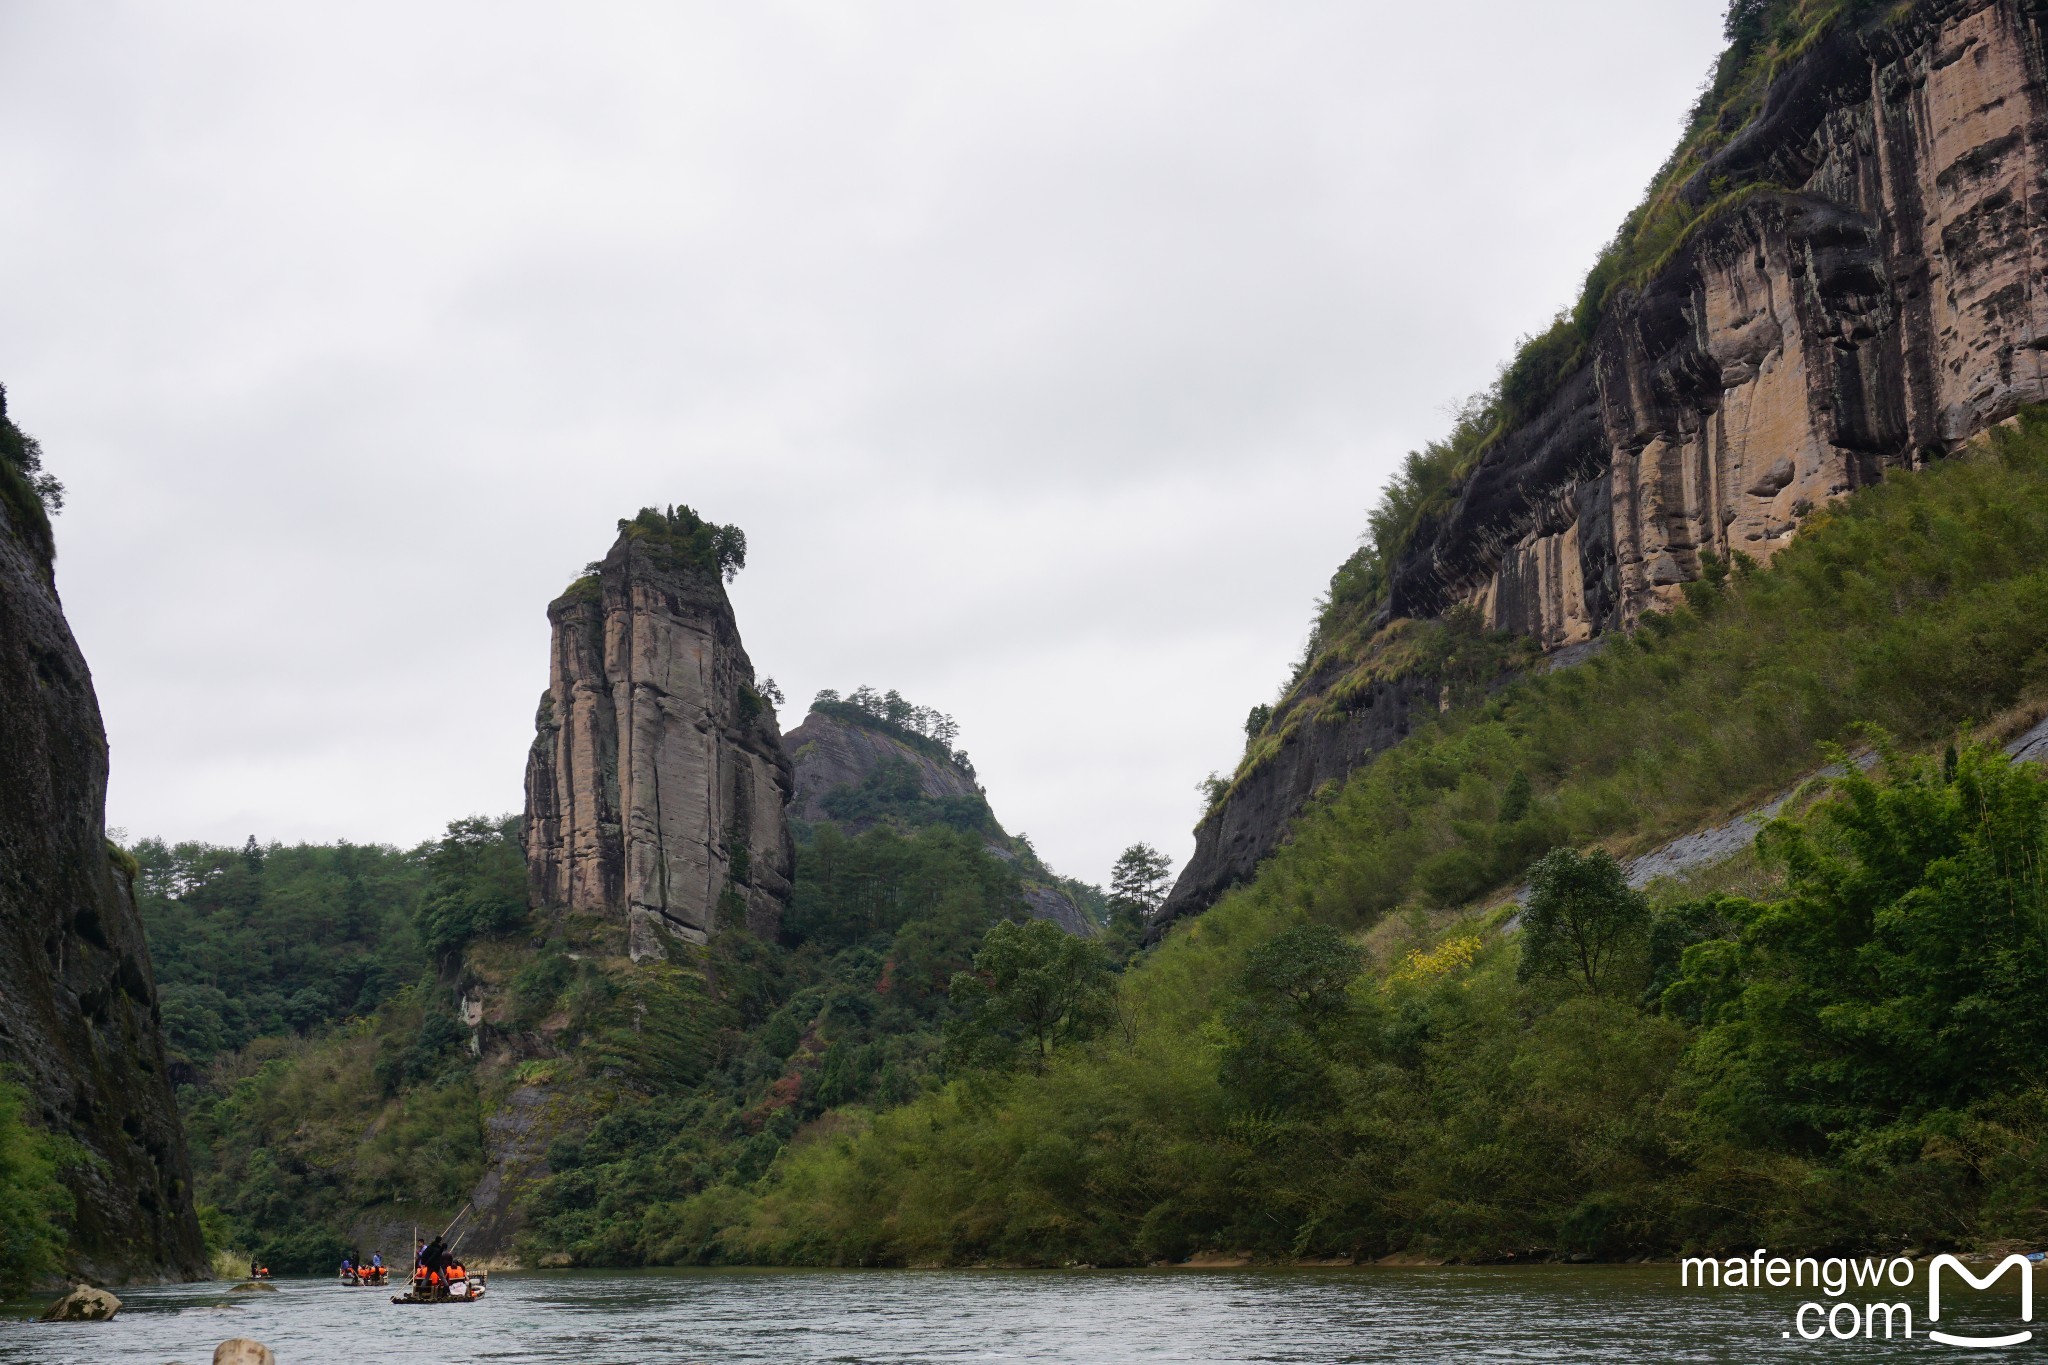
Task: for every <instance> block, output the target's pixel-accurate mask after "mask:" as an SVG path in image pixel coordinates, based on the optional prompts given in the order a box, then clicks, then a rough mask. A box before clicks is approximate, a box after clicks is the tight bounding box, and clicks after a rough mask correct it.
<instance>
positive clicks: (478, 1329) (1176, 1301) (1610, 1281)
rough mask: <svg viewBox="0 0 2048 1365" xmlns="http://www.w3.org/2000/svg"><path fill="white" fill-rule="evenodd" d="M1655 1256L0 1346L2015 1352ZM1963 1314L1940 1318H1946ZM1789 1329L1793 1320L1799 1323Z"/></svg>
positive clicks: (893, 1279) (859, 1283) (1370, 1353)
mask: <svg viewBox="0 0 2048 1365" xmlns="http://www.w3.org/2000/svg"><path fill="white" fill-rule="evenodd" d="M1677 1278H1678V1271H1677V1268H1676V1267H1675V1266H1655V1267H1651V1266H1645V1267H1639V1268H1638V1267H1562V1266H1559V1267H1540V1266H1529V1267H1517V1268H1504V1269H1487V1268H1450V1269H1409V1268H1401V1269H1394V1268H1380V1267H1367V1268H1360V1269H1322V1270H1207V1271H1190V1270H1180V1271H1149V1272H1148V1271H1067V1272H1056V1271H1040V1272H1011V1271H708V1270H698V1271H688V1270H684V1271H645V1272H618V1271H588V1272H579V1271H558V1272H548V1273H539V1274H528V1275H500V1276H495V1277H493V1279H492V1282H491V1294H490V1297H489V1298H487V1299H485V1300H484V1301H483V1302H481V1303H477V1304H470V1305H461V1306H455V1307H404V1306H397V1305H394V1304H392V1303H391V1302H390V1292H389V1291H381V1292H380V1291H376V1290H368V1289H345V1288H343V1287H341V1286H340V1285H337V1284H334V1283H332V1282H329V1281H325V1280H321V1281H312V1280H283V1281H280V1282H279V1292H277V1293H275V1294H230V1293H228V1292H226V1290H227V1286H226V1285H224V1284H219V1285H200V1286H189V1285H188V1286H181V1287H176V1288H158V1289H135V1290H132V1291H127V1292H125V1293H123V1295H122V1302H123V1308H122V1311H121V1315H120V1317H119V1318H117V1319H116V1320H115V1321H114V1322H112V1323H80V1324H63V1325H59V1324H42V1323H30V1322H23V1321H22V1320H21V1317H22V1314H23V1313H24V1312H25V1311H26V1310H27V1308H28V1306H27V1305H11V1306H10V1308H9V1310H8V1315H7V1319H6V1320H4V1321H0V1362H5V1363H6V1365H15V1362H24V1363H25V1362H36V1365H88V1363H89V1365H101V1363H102V1362H104V1363H105V1365H144V1363H145V1362H146V1363H147V1365H165V1363H166V1362H169V1361H181V1362H185V1365H206V1363H207V1362H209V1361H211V1360H212V1358H213V1348H214V1346H215V1345H217V1344H218V1343H219V1342H221V1341H223V1340H225V1339H226V1338H228V1337H232V1336H250V1337H255V1338H257V1339H258V1340H261V1341H263V1342H266V1343H268V1344H269V1345H270V1346H271V1347H272V1348H273V1349H274V1350H276V1352H277V1353H278V1357H279V1359H280V1361H281V1362H283V1365H308V1363H309V1362H325V1361H337V1362H351V1365H354V1363H356V1362H394V1363H405V1365H411V1363H412V1362H420V1363H424V1362H433V1363H434V1365H456V1363H458V1362H469V1361H493V1362H528V1361H577V1362H588V1363H590V1365H604V1363H605V1362H617V1365H647V1363H649V1362H664V1365H665V1363H666V1362H693V1361H703V1362H727V1361H734V1362H743V1361H744V1362H775V1363H776V1365H783V1363H784V1362H798V1361H804V1362H809V1361H818V1362H842V1361H843V1362H871V1361H875V1362H893V1361H934V1362H954V1361H962V1362H968V1361H1056V1362H1076V1363H1077V1365H1078V1363H1079V1362H1088V1363H1089V1365H1093V1363H1094V1362H1101V1363H1102V1365H1124V1363H1125V1362H1131V1361H1175V1362H1212V1361H1213V1362H1226V1361H1228V1362H1236V1361H1287V1362H1297V1361H1299V1362H1324V1361H1330V1362H1335V1361H1459V1362H1464V1361H1543V1362H1546V1363H1547V1365H1561V1363H1562V1362H1571V1361H1672V1362H1679V1361H1749V1360H1759V1359H1761V1360H1780V1359H1783V1360H1878V1359H1891V1358H1894V1357H1897V1356H1902V1355H1911V1356H1921V1357H1929V1358H1932V1357H1944V1358H1947V1359H1951V1360H1954V1359H1974V1358H1983V1359H2001V1358H2003V1359H2011V1358H2013V1357H2014V1356H2020V1357H2025V1358H2034V1357H2038V1356H2039V1355H2041V1354H2043V1350H2044V1347H2048V1342H2044V1341H2041V1340H2037V1341H2035V1342H2034V1343H2032V1344H2030V1345H2028V1346H2025V1347H2021V1348H2017V1349H2016V1350H2013V1351H1998V1352H1976V1351H1963V1350H1958V1349H1956V1348H1953V1347H1944V1346H1940V1345H1936V1344H1934V1343H1931V1342H1928V1341H1927V1340H1926V1339H1925V1333H1926V1329H1927V1324H1926V1323H1925V1322H1924V1321H1923V1320H1922V1315H1921V1314H1922V1310H1924V1308H1925V1307H1926V1295H1925V1290H1924V1287H1921V1286H1916V1287H1915V1288H1914V1289H1911V1290H1902V1291H1899V1292H1898V1293H1897V1294H1896V1296H1895V1297H1897V1298H1899V1299H1901V1300H1904V1301H1906V1302H1909V1303H1911V1304H1912V1305H1913V1308H1914V1319H1913V1333H1914V1339H1913V1341H1912V1342H1910V1343H1907V1342H1904V1341H1894V1342H1891V1343H1886V1342H1884V1341H1882V1340H1879V1341H1875V1342H1871V1343H1867V1344H1866V1343H1864V1342H1861V1341H1857V1342H1854V1343H1842V1342H1834V1341H1821V1342H1804V1341H1800V1340H1798V1339H1797V1338H1796V1337H1795V1338H1792V1339H1786V1338H1784V1337H1783V1336H1782V1335H1781V1333H1783V1332H1785V1331H1787V1330H1789V1329H1790V1328H1791V1326H1792V1314H1793V1312H1794V1311H1795V1310H1796V1309H1797V1308H1798V1306H1799V1304H1800V1302H1801V1301H1802V1300H1803V1299H1806V1298H1809V1297H1814V1296H1812V1295H1810V1294H1802V1295H1791V1294H1782V1293H1775V1292H1770V1291H1747V1292H1744V1291H1738V1290H1721V1291H1714V1290H1708V1291H1700V1290H1697V1289H1686V1290H1681V1289H1680V1288H1679V1287H1678V1284H1677ZM1996 1298H1997V1296H1995V1295H1985V1296H1982V1297H1981V1301H1980V1302H1978V1303H1974V1304H1970V1305H1953V1304H1951V1305H1945V1311H1944V1313H1943V1321H1942V1323H1941V1324H1940V1325H1941V1326H1944V1327H1948V1328H1950V1329H1951V1330H1967V1329H1968V1328H1969V1326H1970V1325H1971V1324H1972V1323H1973V1322H1975V1323H1976V1324H1977V1325H1979V1327H1980V1328H1981V1329H1984V1330H1997V1331H2011V1330H2014V1329H2015V1328H2016V1327H2017V1326H2019V1324H2018V1323H2016V1322H2014V1321H2012V1318H2013V1317H2014V1311H2013V1310H2014V1309H2016V1307H2017V1303H2016V1301H2014V1300H2016V1296H2013V1297H2012V1298H2011V1299H2008V1300H2007V1301H2005V1302H2003V1303H2000V1302H1997V1301H1995V1300H1996ZM1959 1311H1960V1313H1961V1314H1962V1316H1958V1313H1959ZM1809 1325H1811V1320H1810V1319H1809Z"/></svg>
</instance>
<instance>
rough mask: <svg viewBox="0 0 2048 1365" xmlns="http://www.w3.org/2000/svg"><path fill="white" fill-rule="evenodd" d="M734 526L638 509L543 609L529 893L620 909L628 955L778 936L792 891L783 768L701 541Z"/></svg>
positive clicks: (570, 905)
mask: <svg viewBox="0 0 2048 1365" xmlns="http://www.w3.org/2000/svg"><path fill="white" fill-rule="evenodd" d="M729 529H730V528H708V527H707V526H706V524H705V523H703V522H701V521H698V520H697V519H696V518H695V517H694V515H692V514H691V513H690V512H689V511H688V509H687V508H685V509H679V511H678V513H677V514H672V515H668V516H666V517H665V516H664V514H663V513H660V512H652V511H650V512H643V513H642V514H641V515H640V517H639V518H637V519H635V520H634V521H631V522H622V523H620V534H619V539H618V541H617V543H616V544H614V545H613V546H612V548H611V552H610V553H609V554H607V555H606V556H605V557H604V559H603V560H602V561H601V562H600V563H599V564H597V565H596V566H594V572H593V573H591V574H590V575H588V576H586V577H585V578H582V579H579V580H578V581H577V582H576V583H575V584H574V585H573V586H571V587H570V589H569V591H567V592H566V593H564V594H563V595H562V596H561V597H559V598H557V599H556V600H555V601H554V602H553V603H552V604H550V605H549V607H548V620H549V622H550V624H551V625H552V626H553V641H552V646H551V663H550V669H549V685H548V690H547V691H546V692H545V693H543V694H542V696H541V703H540V713H539V717H538V721H537V730H538V733H537V734H536V736H535V738H534V742H533V748H532V751H531V752H530V754H529V756H528V759H527V767H526V818H525V842H526V856H527V868H528V874H529V877H530V881H531V891H532V896H533V900H534V903H535V904H536V905H537V906H548V907H558V908H562V909H567V910H573V911H582V912H589V913H595V914H599V915H609V916H617V917H619V918H620V919H622V920H623V921H624V922H625V924H626V926H627V929H628V941H629V944H630V948H631V952H632V955H633V956H634V958H635V959H640V958H644V957H647V956H650V955H658V954H659V953H661V952H662V951H663V949H662V937H663V934H664V933H666V934H669V935H674V936H675V937H677V938H680V939H683V940H685V941H688V942H691V943H702V942H704V941H705V940H706V939H708V938H709V937H710V935H711V934H712V933H714V932H715V931H716V930H717V929H718V928H719V927H720V925H721V924H723V923H727V922H731V920H732V918H733V917H734V916H741V917H744V920H745V922H746V923H747V925H748V926H749V927H751V928H752V929H753V930H754V932H756V933H758V934H761V935H764V936H767V935H772V934H773V933H774V931H775V927H776V924H777V922H778V919H779V917H780V915H781V911H782V907H783V905H784V904H785V903H786V902H787V900H788V897H789V878H790V872H791V865H792V862H793V860H794V852H793V847H792V844H791V842H790V836H789V830H788V826H787V824H786V823H785V821H784V818H783V807H784V805H785V803H786V802H787V800H788V798H789V794H790V786H791V773H790V766H789V760H788V758H787V757H785V756H784V754H783V751H782V746H781V743H780V736H779V735H778V733H777V729H776V724H775V713H774V711H773V710H772V709H771V708H770V707H769V706H768V705H767V703H766V702H764V701H763V700H762V698H761V696H760V695H759V694H758V693H757V692H756V691H755V690H754V670H753V665H752V664H751V663H750V662H749V661H748V659H747V653H746V650H745V649H744V648H743V647H742V646H741V644H740V637H739V630H738V627H737V625H736V624H735V623H734V620H733V612H732V604H731V603H730V602H729V601H728V600H727V598H726V594H725V588H724V585H723V584H722V582H721V581H720V574H719V567H720V565H719V561H718V559H717V558H716V557H715V556H712V555H708V554H707V553H706V550H705V542H706V536H705V534H704V533H705V532H706V531H707V530H716V531H727V530H729Z"/></svg>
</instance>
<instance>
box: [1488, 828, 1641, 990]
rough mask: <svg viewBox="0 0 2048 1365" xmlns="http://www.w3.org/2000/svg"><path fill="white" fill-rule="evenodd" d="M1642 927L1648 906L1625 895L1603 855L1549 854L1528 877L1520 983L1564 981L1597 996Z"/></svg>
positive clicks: (1629, 892)
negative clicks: (1576, 983)
mask: <svg viewBox="0 0 2048 1365" xmlns="http://www.w3.org/2000/svg"><path fill="white" fill-rule="evenodd" d="M1649 924H1650V903H1649V902H1648V901H1647V900H1645V899H1644V898H1643V896H1642V894H1641V893H1640V892H1637V891H1633V890H1631V889H1630V888H1629V884H1628V881H1627V879H1626V878H1625V877H1623V876H1622V872H1621V867H1620V866H1619V865H1618V864H1617V863H1616V862H1615V861H1614V859H1613V858H1612V857H1611V856H1609V855H1608V854H1607V853H1606V852H1605V851H1603V850H1601V849H1594V850H1593V851H1592V852H1591V853H1587V854H1578V853H1574V852H1573V851H1572V850H1570V849H1568V848H1559V849H1553V850H1551V851H1550V852H1549V853H1547V854H1545V855H1544V856H1543V857H1542V859H1541V860H1539V861H1538V862H1537V864H1536V866H1535V867H1534V868H1533V869H1532V870H1531V872H1530V874H1529V907H1528V909H1526V910H1525V911H1523V912H1522V962H1521V967H1520V969H1519V971H1520V975H1521V979H1522V980H1524V981H1531V980H1534V979H1536V978H1538V977H1545V976H1555V977H1564V978H1567V979H1571V980H1576V981H1580V982H1583V983H1584V984H1585V987H1586V990H1587V991H1588V992H1589V993H1591V994H1594V995H1598V994H1599V993H1600V991H1601V988H1602V987H1603V986H1605V985H1607V984H1609V978H1610V977H1611V974H1612V973H1613V970H1614V968H1615V965H1616V964H1617V962H1618V961H1619V960H1620V959H1621V958H1622V957H1623V956H1624V955H1626V954H1627V953H1628V952H1629V951H1630V950H1631V949H1632V948H1634V947H1636V946H1637V945H1638V944H1639V943H1640V942H1641V941H1642V939H1643V936H1644V934H1645V933H1646V932H1647V931H1648V929H1649Z"/></svg>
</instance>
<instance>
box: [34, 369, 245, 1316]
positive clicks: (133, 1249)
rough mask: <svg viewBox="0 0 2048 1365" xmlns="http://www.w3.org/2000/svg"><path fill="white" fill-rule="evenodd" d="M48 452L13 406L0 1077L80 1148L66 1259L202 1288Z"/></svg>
mask: <svg viewBox="0 0 2048 1365" xmlns="http://www.w3.org/2000/svg"><path fill="white" fill-rule="evenodd" d="M36 453H37V452H36V449H35V447H34V445H33V443H31V442H30V441H29V440H28V439H27V438H26V437H25V436H24V435H23V434H22V432H21V431H20V430H19V428H17V427H16V426H15V425H14V424H13V423H12V422H11V421H10V420H8V418H7V412H6V399H5V395H4V392H0V1067H4V1072H5V1074H4V1079H6V1080H12V1081H17V1082H19V1083H20V1084H21V1085H22V1086H23V1087H24V1088H25V1090H26V1092H27V1104H26V1112H27V1117H28V1120H29V1122H30V1123H32V1124H35V1125H38V1126H40V1127H41V1128H42V1129H43V1130H44V1131H45V1132H47V1133H49V1134H53V1135H55V1136H57V1137H59V1138H62V1139H66V1140H68V1142H69V1143H72V1144H75V1147H73V1148H71V1149H70V1150H69V1151H68V1153H66V1154H65V1159H64V1160H63V1163H62V1168H61V1169H62V1172H63V1176H64V1179H65V1183H66V1184H67V1185H68V1187H69V1191H70V1203H71V1207H70V1209H69V1210H68V1211H66V1214H67V1217H66V1219H65V1222H66V1224H67V1225H68V1243H69V1249H68V1252H67V1253H66V1255H65V1259H66V1260H67V1261H68V1262H69V1263H70V1264H71V1265H73V1266H74V1267H75V1268H76V1269H77V1270H78V1271H79V1272H80V1273H81V1274H88V1275H91V1276H93V1277H94V1278H97V1279H103V1280H124V1279H137V1278H141V1279H150V1278H159V1277H165V1276H169V1277H190V1276H195V1275H197V1274H198V1273H199V1272H200V1271H201V1269H202V1268H203V1267H204V1264H205V1258H204V1256H203V1254H202V1251H201V1246H200V1234H199V1224H198V1222H197V1220H196V1218H195V1217H194V1213H193V1207H192V1177H191V1171H190V1168H189V1166H188V1165H187V1161H186V1155H185V1139H184V1134H183V1132H182V1131H181V1130H180V1126H179V1122H178V1112H177V1109H176V1107H175V1105H174V1104H173V1102H172V1096H171V1083H170V1074H169V1065H168V1062H167V1060H166V1058H165V1055H164V1045H163V1038H162V1036H161V1034H160V1033H159V1018H158V1013H157V998H156V984H155V981H154V979H153V977H152V975H151V971H150V961H149V950H148V947H147V945H146V944H145V942H144V939H143V931H142V923H141V920H140V919H139V918H138V917H137V915H136V910H135V902H134V898H133V887H134V883H133V878H134V875H135V867H134V864H133V863H132V862H131V861H129V860H128V859H127V858H126V857H125V855H123V854H121V853H120V851H119V850H117V849H115V848H113V847H112V846H111V845H110V844H109V843H108V842H107V838H106V791H107V740H106V732H105V731H104V730H103V729H102V728H101V725H100V714H99V704H98V702H97V700H96V699H95V698H94V695H93V687H92V675H91V674H90V673H89V672H88V671H87V669H86V666H85V659H84V658H83V657H82V656H81V655H80V654H79V651H78V645H77V643H76V642H75V641H74V640H73V639H72V637H71V630H70V627H69V626H68V625H67V624H66V623H65V620H64V610H63V607H62V605H61V604H60V603H59V602H58V600H57V587H56V576H55V569H54V562H55V559H56V545H55V541H54V539H53V537H52V535H51V532H50V523H49V519H48V517H47V515H46V514H45V510H44V505H43V503H44V498H45V497H46V496H48V495H49V494H50V493H51V492H52V491H53V486H52V485H50V484H48V483H42V484H41V485H40V487H39V485H38V481H37V477H38V476H37V461H36V459H35V456H36ZM0 1107H5V1106H0ZM9 1117H10V1118H11V1117H12V1115H11V1113H10V1114H9ZM0 1155H5V1153H4V1152H0ZM8 1212H9V1214H12V1213H13V1212H15V1210H13V1209H9V1210H8ZM15 1232H16V1229H14V1228H12V1227H11V1226H6V1225H4V1224H0V1233H6V1234H8V1235H9V1237H10V1238H11V1236H12V1235H13V1234H14V1233H15ZM11 1250H12V1248H0V1261H5V1260H7V1259H11V1256H10V1253H11ZM5 1271H6V1266H5V1265H4V1264H0V1279H4V1278H6V1274H5Z"/></svg>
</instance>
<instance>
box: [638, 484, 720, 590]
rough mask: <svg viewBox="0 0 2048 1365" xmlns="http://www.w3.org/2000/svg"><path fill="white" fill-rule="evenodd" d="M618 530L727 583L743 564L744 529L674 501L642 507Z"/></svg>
mask: <svg viewBox="0 0 2048 1365" xmlns="http://www.w3.org/2000/svg"><path fill="white" fill-rule="evenodd" d="M619 530H620V531H621V532H622V533H624V534H627V535H631V536H636V537H639V538H642V539H647V540H651V541H652V543H654V544H657V545H660V546H661V547H662V548H663V549H665V550H667V551H668V552H669V553H670V554H672V555H674V556H675V557H676V558H677V559H678V560H680V561H681V562H682V563H684V564H688V565H691V566H693V567H695V568H699V569H707V570H710V571H711V572H713V573H716V574H717V575H719V577H721V578H723V579H724V580H725V581H726V582H728V583H730V582H732V580H733V579H734V578H735V577H736V576H737V575H738V574H739V571H740V570H741V569H744V568H745V567H747V533H746V532H745V531H742V530H741V529H740V528H739V527H737V526H721V525H719V524H718V523H717V522H714V521H706V520H704V518H702V517H700V516H698V515H697V514H696V512H694V511H692V510H691V509H690V508H688V507H685V506H683V505H682V504H681V503H677V504H675V505H674V506H671V507H668V508H666V509H662V508H654V507H643V508H641V509H640V512H639V515H637V516H635V517H634V518H633V519H632V520H631V521H621V522H620V523H619Z"/></svg>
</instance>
